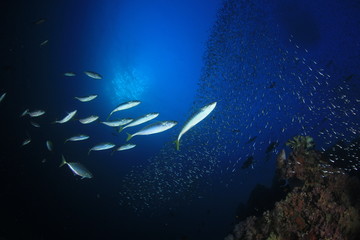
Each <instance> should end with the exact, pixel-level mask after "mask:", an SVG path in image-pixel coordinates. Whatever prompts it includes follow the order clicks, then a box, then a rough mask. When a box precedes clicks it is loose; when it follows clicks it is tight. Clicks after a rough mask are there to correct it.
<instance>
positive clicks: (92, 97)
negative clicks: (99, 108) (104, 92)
mask: <svg viewBox="0 0 360 240" xmlns="http://www.w3.org/2000/svg"><path fill="white" fill-rule="evenodd" d="M97 96H98V95H95V94H93V95H89V96H86V97H75V98H76V99H77V100H79V101H80V102H90V101H91V100H94V99H95V98H96V97H97Z"/></svg>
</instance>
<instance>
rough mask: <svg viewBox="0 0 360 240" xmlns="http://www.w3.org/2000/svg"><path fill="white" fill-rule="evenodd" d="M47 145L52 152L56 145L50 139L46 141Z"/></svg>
mask: <svg viewBox="0 0 360 240" xmlns="http://www.w3.org/2000/svg"><path fill="white" fill-rule="evenodd" d="M46 147H47V149H48V150H49V151H50V152H51V151H52V150H53V149H54V146H53V144H52V142H51V141H50V140H47V141H46Z"/></svg>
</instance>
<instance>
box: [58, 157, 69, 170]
mask: <svg viewBox="0 0 360 240" xmlns="http://www.w3.org/2000/svg"><path fill="white" fill-rule="evenodd" d="M65 164H67V162H66V160H65V157H64V155H61V163H60V165H59V167H62V166H64V165H65Z"/></svg>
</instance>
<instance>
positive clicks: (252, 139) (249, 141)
mask: <svg viewBox="0 0 360 240" xmlns="http://www.w3.org/2000/svg"><path fill="white" fill-rule="evenodd" d="M256 138H257V136H255V137H252V138H249V140H248V141H247V142H246V144H249V143H251V142H253V141H255V139H256Z"/></svg>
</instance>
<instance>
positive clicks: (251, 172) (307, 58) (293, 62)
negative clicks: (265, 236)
mask: <svg viewBox="0 0 360 240" xmlns="http://www.w3.org/2000/svg"><path fill="white" fill-rule="evenodd" d="M1 9H2V11H3V13H2V16H3V21H2V22H3V29H2V34H1V35H2V36H3V37H2V40H1V42H2V48H1V51H2V56H3V58H2V60H1V67H2V70H1V79H2V80H1V85H0V96H1V94H2V93H4V92H6V96H5V97H4V99H3V100H2V101H1V103H0V111H1V119H0V121H1V131H2V136H3V137H2V139H1V154H2V156H3V157H1V161H0V164H1V165H0V167H1V182H2V190H1V191H2V197H1V199H2V200H1V201H3V204H1V205H2V210H1V212H4V214H2V216H1V219H2V220H1V221H2V222H4V223H5V224H4V225H3V228H2V229H0V237H2V238H4V239H24V238H30V239H54V238H58V239H73V238H81V239H82V238H88V239H89V238H90V239H103V238H106V239H222V238H224V237H225V236H226V235H227V233H228V232H230V231H231V230H232V228H233V225H234V224H235V223H236V221H237V218H236V216H237V215H239V214H240V213H239V205H240V204H241V203H245V202H246V201H247V199H248V197H249V194H250V193H251V191H252V190H253V189H254V187H255V186H256V185H257V184H263V185H265V186H267V187H270V185H271V184H272V178H273V176H274V171H275V161H274V160H275V158H276V155H277V154H278V152H279V151H280V150H281V149H283V148H285V149H286V150H287V151H289V149H288V148H287V147H286V146H285V142H286V141H287V140H288V139H290V138H292V137H294V136H296V135H309V136H312V137H313V138H314V140H315V142H316V148H317V149H319V150H326V149H328V148H329V147H331V146H332V145H333V144H336V143H337V142H338V141H344V142H346V143H349V142H350V141H352V140H354V139H356V138H357V137H358V135H359V117H358V115H359V104H360V96H359V73H358V65H359V59H358V56H359V43H358V41H359V30H358V28H357V23H358V22H359V17H358V16H360V15H359V14H358V13H359V10H360V6H359V4H358V3H357V2H356V1H350V0H349V1H338V0H331V1H326V2H325V1H320V0H319V1H293V2H291V3H289V2H288V1H280V0H279V1H274V2H268V1H263V0H258V1H252V2H248V1H242V0H240V1H235V0H227V1H220V0H212V1H205V0H197V1H171V2H170V1H165V0H155V1H146V0H134V1H127V0H122V1H94V0H92V1H86V2H84V1H61V2H47V1H32V2H31V3H30V2H26V1H18V2H12V3H6V4H5V3H4V5H3V6H2V8H1ZM41 19H43V21H40V22H39V20H41ZM36 21H38V22H36ZM45 40H47V42H45V43H44V41H45ZM84 71H94V72H97V73H99V74H101V75H102V77H103V78H102V79H91V78H89V77H88V76H86V75H85V74H84ZM66 72H74V73H75V74H76V76H74V77H66V76H64V73H66ZM90 94H97V95H98V97H97V98H96V99H94V100H93V101H91V102H87V103H81V102H79V101H77V100H76V99H74V97H82V96H87V95H90ZM131 100H139V101H141V104H140V105H138V106H136V107H134V108H131V109H127V110H124V111H120V112H117V113H114V115H113V116H112V117H111V119H116V118H125V117H131V118H137V117H139V116H141V115H144V114H146V113H150V112H159V113H160V115H159V116H158V117H157V118H156V119H155V120H152V122H155V121H165V120H175V121H177V122H178V124H177V125H176V126H175V127H174V128H172V129H170V130H167V131H165V132H163V133H159V134H154V135H151V136H135V137H134V138H133V139H132V140H131V142H133V143H135V144H136V145H137V146H136V147H135V148H134V149H131V150H127V151H122V152H115V153H113V154H111V153H112V151H111V150H107V151H99V152H91V153H90V154H88V151H89V149H90V148H91V147H92V146H94V145H96V144H99V143H102V142H111V143H114V144H116V145H117V146H120V145H122V144H124V143H125V142H126V132H128V133H135V132H136V131H138V130H140V129H141V128H142V127H143V125H142V126H137V127H134V128H128V129H125V130H124V131H123V132H121V133H118V132H117V131H116V130H115V129H112V128H110V127H107V126H105V125H103V124H101V123H99V122H94V123H91V124H89V125H82V124H80V123H79V122H78V121H77V120H79V119H81V118H85V117H88V116H90V115H98V116H99V118H100V121H105V120H106V118H107V117H108V114H109V113H110V112H111V111H112V110H113V109H114V108H115V107H116V106H117V105H118V104H120V103H123V102H126V101H131ZM214 101H216V102H217V106H216V108H215V109H214V111H213V112H212V113H211V114H210V115H209V116H208V117H207V118H206V119H205V120H203V121H202V122H201V123H199V124H198V125H197V126H195V127H194V128H193V129H191V130H190V131H189V132H187V133H186V134H185V135H184V136H183V137H182V139H181V141H180V151H176V149H175V144H174V143H173V141H174V140H176V137H177V135H178V134H179V132H180V130H181V127H182V126H183V125H184V124H185V122H186V120H187V119H188V118H189V117H190V116H192V114H194V113H195V112H196V111H197V110H198V109H200V108H201V107H203V106H205V105H207V104H209V103H211V102H214ZM25 109H30V110H37V109H42V110H45V111H46V113H45V114H44V116H41V117H39V118H30V117H29V116H25V117H20V115H21V113H22V112H23V111H24V110H25ZM73 110H77V115H76V116H75V118H74V119H73V120H72V121H70V122H68V123H65V124H63V125H59V124H52V122H53V121H55V120H59V119H61V118H63V117H65V115H66V114H67V113H69V112H71V111H73ZM31 122H35V123H37V124H39V125H40V127H39V128H37V127H34V126H33V125H32V124H31ZM77 134H87V135H89V136H90V138H89V139H88V140H86V141H83V142H68V143H66V144H64V140H65V139H67V138H69V137H71V136H74V135H77ZM27 138H30V139H31V142H30V143H29V144H28V145H25V146H21V145H22V143H23V141H24V140H25V139H27ZM47 140H50V141H51V142H52V143H53V145H54V150H53V151H48V149H47V148H46V144H45V143H46V141H47ZM62 155H64V156H65V158H66V159H67V160H68V161H69V162H80V163H82V164H83V165H84V166H85V167H86V168H87V169H88V170H89V171H91V172H92V174H93V176H94V177H93V178H92V179H81V178H80V177H78V176H75V175H74V174H73V173H72V172H71V170H70V169H69V168H67V167H62V168H59V167H58V166H59V164H60V163H61V156H62ZM333 160H334V161H341V159H340V158H338V157H336V156H335V157H334V159H333ZM357 160H358V159H354V161H356V162H354V164H352V166H349V168H357V167H358V163H357Z"/></svg>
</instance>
